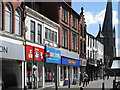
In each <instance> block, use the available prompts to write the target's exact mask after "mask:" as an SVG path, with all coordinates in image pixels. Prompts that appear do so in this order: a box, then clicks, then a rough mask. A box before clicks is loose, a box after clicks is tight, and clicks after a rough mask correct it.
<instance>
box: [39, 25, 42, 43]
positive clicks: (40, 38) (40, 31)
mask: <svg viewBox="0 0 120 90" xmlns="http://www.w3.org/2000/svg"><path fill="white" fill-rule="evenodd" d="M41 29H42V28H41V25H40V24H38V43H41V40H42V37H41V36H42V35H41V33H42V30H41Z"/></svg>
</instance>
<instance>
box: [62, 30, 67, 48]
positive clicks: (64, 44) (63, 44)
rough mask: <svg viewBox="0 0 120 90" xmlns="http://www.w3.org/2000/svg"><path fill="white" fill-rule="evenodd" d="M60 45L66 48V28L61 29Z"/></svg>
mask: <svg viewBox="0 0 120 90" xmlns="http://www.w3.org/2000/svg"><path fill="white" fill-rule="evenodd" d="M62 46H63V47H65V48H67V30H65V29H62Z"/></svg>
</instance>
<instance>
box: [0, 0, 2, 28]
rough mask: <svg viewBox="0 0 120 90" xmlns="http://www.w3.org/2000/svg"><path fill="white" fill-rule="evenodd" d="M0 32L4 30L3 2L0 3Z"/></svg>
mask: <svg viewBox="0 0 120 90" xmlns="http://www.w3.org/2000/svg"><path fill="white" fill-rule="evenodd" d="M0 30H2V2H0Z"/></svg>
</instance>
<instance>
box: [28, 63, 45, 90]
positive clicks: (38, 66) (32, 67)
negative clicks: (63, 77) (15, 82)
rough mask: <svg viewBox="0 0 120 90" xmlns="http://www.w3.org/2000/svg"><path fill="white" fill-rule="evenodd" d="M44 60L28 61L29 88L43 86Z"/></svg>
mask: <svg viewBox="0 0 120 90" xmlns="http://www.w3.org/2000/svg"><path fill="white" fill-rule="evenodd" d="M42 67H43V62H37V61H34V62H32V61H28V62H27V77H26V78H27V86H28V89H32V88H39V87H42V86H43V73H42Z"/></svg>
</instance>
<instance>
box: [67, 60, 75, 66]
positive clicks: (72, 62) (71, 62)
mask: <svg viewBox="0 0 120 90" xmlns="http://www.w3.org/2000/svg"><path fill="white" fill-rule="evenodd" d="M68 63H70V64H74V65H75V64H76V62H74V61H70V60H68Z"/></svg>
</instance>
